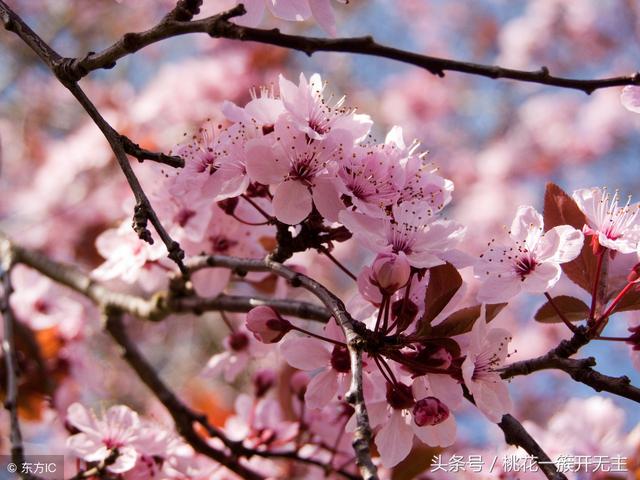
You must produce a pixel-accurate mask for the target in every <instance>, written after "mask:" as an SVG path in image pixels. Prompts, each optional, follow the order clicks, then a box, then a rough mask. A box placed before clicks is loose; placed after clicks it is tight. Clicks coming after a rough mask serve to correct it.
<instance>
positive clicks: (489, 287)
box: [475, 206, 584, 303]
mask: <svg viewBox="0 0 640 480" xmlns="http://www.w3.org/2000/svg"><path fill="white" fill-rule="evenodd" d="M543 232H544V230H543V220H542V215H540V214H539V213H538V212H537V211H536V210H535V209H534V208H533V207H528V206H521V207H519V208H518V211H517V213H516V216H515V218H514V220H513V223H512V224H511V230H510V231H509V237H510V240H511V243H510V244H508V245H504V246H502V245H491V246H490V248H489V249H488V250H487V251H486V252H484V253H483V254H482V255H481V259H480V261H479V262H478V263H476V265H475V274H476V277H478V278H480V279H481V280H482V281H483V283H482V285H481V286H480V290H479V291H478V300H479V301H481V302H488V303H496V302H502V301H506V300H508V299H510V298H511V297H513V296H515V295H517V294H518V293H519V292H520V291H523V290H524V291H526V292H531V293H543V292H545V291H547V290H549V289H550V288H551V287H553V286H554V285H555V284H556V283H557V282H558V280H559V279H560V275H561V273H562V270H561V269H560V264H561V263H565V262H570V261H571V260H573V259H574V258H576V257H577V256H578V255H579V254H580V250H581V249H582V243H583V241H584V238H583V235H582V232H580V231H579V230H576V229H575V228H573V227H571V226H569V225H560V226H557V227H554V228H552V229H550V230H549V231H548V232H546V233H543Z"/></svg>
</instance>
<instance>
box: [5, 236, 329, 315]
mask: <svg viewBox="0 0 640 480" xmlns="http://www.w3.org/2000/svg"><path fill="white" fill-rule="evenodd" d="M0 242H5V244H6V245H7V248H9V249H10V252H11V255H13V258H14V262H15V263H22V264H24V265H27V266H29V267H31V268H33V269H34V270H37V271H38V272H40V273H41V274H43V275H44V276H46V277H48V278H50V279H52V280H54V281H55V282H57V283H59V284H61V285H64V286H66V287H68V288H70V289H72V290H74V291H76V292H78V293H80V294H81V295H83V296H85V297H87V298H88V299H90V300H91V301H93V302H94V303H96V304H97V305H98V306H100V307H102V308H115V309H118V310H119V311H122V312H125V313H128V314H130V315H132V316H135V317H137V318H140V319H142V320H152V321H160V320H162V319H164V318H166V317H167V316H168V315H171V314H174V313H195V314H200V313H204V312H209V311H225V312H248V311H249V310H251V309H252V308H254V307H257V306H259V305H268V306H270V307H272V308H274V309H275V310H277V311H278V312H280V313H281V314H283V315H291V316H294V317H298V318H304V319H309V320H317V321H321V322H326V321H327V320H328V319H329V318H330V316H331V314H330V313H329V311H328V310H327V309H326V308H324V307H322V306H319V305H314V304H312V303H307V302H301V301H296V300H278V299H267V298H261V297H245V296H238V295H225V294H220V295H218V296H216V297H213V298H201V297H197V296H187V297H176V298H172V297H171V296H170V294H169V293H168V292H158V293H156V294H155V295H153V296H152V297H151V298H150V299H144V298H142V297H137V296H135V295H129V294H126V293H120V292H114V291H113V290H109V289H108V288H106V287H104V286H103V285H101V284H100V283H99V282H96V281H94V280H92V279H91V278H90V277H89V276H88V275H86V274H84V273H82V272H81V271H80V270H78V269H77V268H76V267H74V266H72V265H68V264H65V263H61V262H56V261H54V260H51V259H50V258H49V257H47V256H46V255H43V254H41V253H38V252H35V251H33V250H29V249H26V248H22V247H19V246H17V245H13V244H11V243H10V241H9V239H8V238H7V237H6V236H4V234H3V233H2V232H0Z"/></svg>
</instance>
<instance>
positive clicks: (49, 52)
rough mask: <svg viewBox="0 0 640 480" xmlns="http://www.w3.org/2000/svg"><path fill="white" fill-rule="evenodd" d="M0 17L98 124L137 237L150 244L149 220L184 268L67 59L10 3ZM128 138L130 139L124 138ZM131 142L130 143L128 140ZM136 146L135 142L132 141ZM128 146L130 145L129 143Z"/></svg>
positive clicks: (120, 145)
mask: <svg viewBox="0 0 640 480" xmlns="http://www.w3.org/2000/svg"><path fill="white" fill-rule="evenodd" d="M0 18H1V19H2V22H3V23H4V27H5V28H6V29H7V30H8V31H11V32H14V33H15V34H16V35H18V36H19V37H20V39H22V41H24V42H25V43H26V44H27V45H28V46H29V47H30V48H31V49H32V50H33V51H34V52H35V53H36V54H37V55H38V56H39V57H40V59H41V60H42V61H43V62H44V63H45V64H46V65H47V67H49V69H50V70H51V71H52V72H53V73H54V74H55V76H56V77H57V78H58V80H59V81H60V83H61V84H62V85H64V87H66V88H67V90H69V91H70V92H71V94H72V95H73V96H74V97H75V98H76V100H78V102H79V103H80V105H82V107H83V108H84V110H85V111H86V112H87V114H88V115H89V116H90V117H91V119H92V120H93V122H94V123H95V124H96V125H97V126H98V128H99V129H100V131H101V132H102V134H103V135H104V136H105V138H106V139H107V141H108V142H109V145H110V146H111V149H112V150H113V153H114V154H115V156H116V159H117V161H118V164H119V165H120V168H121V169H122V172H123V173H124V175H125V177H126V179H127V182H128V183H129V186H130V187H131V190H132V191H133V194H134V196H135V198H136V211H135V214H134V229H135V230H136V233H138V236H139V237H140V238H141V239H142V240H145V241H147V242H149V243H153V238H152V237H151V232H149V230H147V228H146V224H147V221H150V222H151V224H152V225H153V227H154V228H155V230H156V232H157V233H158V235H159V236H160V239H161V240H162V242H163V243H164V244H165V246H166V247H167V251H168V252H169V258H171V259H172V260H173V261H174V262H175V263H176V264H177V265H178V267H179V268H180V270H181V271H183V270H184V264H183V262H182V260H183V258H184V252H183V251H182V249H181V248H180V245H179V244H178V242H176V241H174V240H173V239H172V238H171V237H170V236H169V234H168V233H167V231H166V230H165V229H164V227H163V226H162V223H161V222H160V220H159V219H158V216H157V214H156V212H155V210H154V209H153V207H152V206H151V202H150V201H149V199H148V198H147V195H146V194H145V193H144V191H143V189H142V186H141V185H140V182H139V181H138V178H137V177H136V175H135V173H134V172H133V169H132V168H131V165H130V164H129V160H128V159H127V154H126V149H125V146H124V143H126V142H125V141H124V140H123V139H125V138H126V137H122V136H121V135H120V134H119V133H118V132H116V131H115V130H114V129H113V127H112V126H111V125H110V124H109V123H108V122H107V121H106V120H105V119H104V117H103V116H102V115H101V114H100V113H99V112H98V110H97V109H96V107H95V105H93V103H92V102H91V100H89V98H88V97H87V95H86V94H85V93H84V91H83V90H82V89H81V88H80V86H79V85H78V83H77V81H78V78H76V77H75V76H74V75H73V72H72V70H70V69H69V62H70V60H69V59H65V58H63V57H62V56H61V55H60V54H59V53H57V52H56V51H55V50H53V48H51V47H50V46H49V45H48V44H47V43H46V42H45V41H44V40H42V38H40V37H39V36H38V35H37V34H36V33H35V32H34V31H33V30H31V28H29V26H28V25H27V24H26V23H25V22H24V21H23V20H22V19H21V18H20V16H18V15H17V14H16V13H15V12H14V11H13V10H11V8H9V6H8V5H7V4H6V3H5V2H4V1H3V0H0ZM126 140H129V139H126ZM131 143H133V142H131ZM133 145H135V144H133ZM130 147H131V145H130Z"/></svg>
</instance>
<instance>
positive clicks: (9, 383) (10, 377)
mask: <svg viewBox="0 0 640 480" xmlns="http://www.w3.org/2000/svg"><path fill="white" fill-rule="evenodd" d="M13 265H14V258H13V254H12V252H11V248H10V245H9V244H8V242H6V241H3V240H2V239H1V238H0V280H1V281H2V287H1V288H2V296H1V297H0V313H2V319H3V324H4V338H3V340H2V353H3V355H4V363H5V369H6V376H7V378H6V397H5V400H4V408H6V409H7V411H8V412H9V418H10V422H11V433H10V437H9V440H10V442H11V461H12V462H13V463H15V464H16V465H18V468H20V469H21V468H22V464H23V463H24V449H23V446H22V433H21V432H20V421H19V420H18V363H17V359H16V346H15V337H14V332H13V330H14V326H15V317H14V315H13V310H12V308H11V304H10V302H9V298H10V297H11V293H12V292H13V287H12V285H11V269H12V268H13Z"/></svg>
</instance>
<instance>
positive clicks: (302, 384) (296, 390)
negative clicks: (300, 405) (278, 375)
mask: <svg viewBox="0 0 640 480" xmlns="http://www.w3.org/2000/svg"><path fill="white" fill-rule="evenodd" d="M308 384H309V375H308V374H307V373H306V372H303V371H300V370H299V371H297V372H296V373H294V374H293V375H291V380H289V385H290V387H291V392H292V393H293V394H294V395H295V396H296V397H298V400H300V401H303V400H304V394H305V393H306V392H307V385H308Z"/></svg>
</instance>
